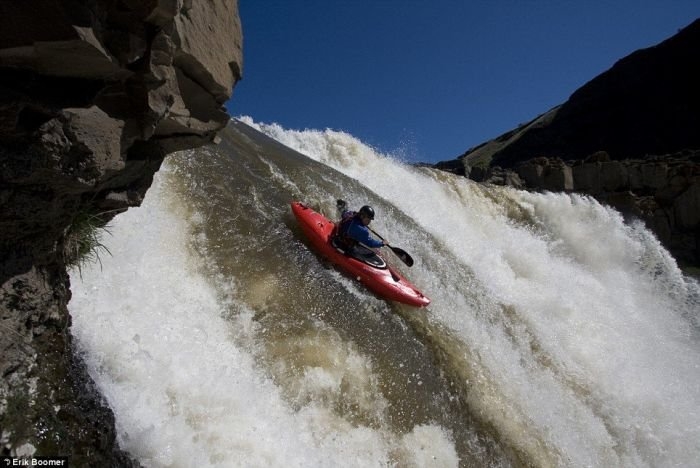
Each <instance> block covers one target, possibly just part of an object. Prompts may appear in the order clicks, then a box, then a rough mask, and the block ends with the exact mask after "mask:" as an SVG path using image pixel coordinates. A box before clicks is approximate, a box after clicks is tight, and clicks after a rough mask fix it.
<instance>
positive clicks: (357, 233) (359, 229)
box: [348, 223, 387, 249]
mask: <svg viewBox="0 0 700 468" xmlns="http://www.w3.org/2000/svg"><path fill="white" fill-rule="evenodd" d="M348 235H349V236H350V237H352V238H353V239H355V240H356V241H358V242H360V243H362V244H365V245H366V246H367V247H371V248H373V249H376V248H379V247H384V246H385V245H387V244H386V243H385V242H382V241H380V240H377V239H375V238H373V237H372V236H371V235H370V233H369V230H368V229H367V228H366V227H364V226H360V225H358V224H355V223H353V224H352V225H350V228H349V229H348Z"/></svg>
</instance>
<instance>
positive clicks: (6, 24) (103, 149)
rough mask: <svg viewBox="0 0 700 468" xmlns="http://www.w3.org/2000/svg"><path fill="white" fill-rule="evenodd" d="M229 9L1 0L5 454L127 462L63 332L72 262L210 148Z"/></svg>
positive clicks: (222, 86) (229, 1)
mask: <svg viewBox="0 0 700 468" xmlns="http://www.w3.org/2000/svg"><path fill="white" fill-rule="evenodd" d="M241 41H242V34H241V27H240V20H239V16H238V4H237V1H236V0H209V1H207V2H192V1H190V0H143V1H142V0H139V1H136V0H122V1H118V2H115V1H109V0H90V1H86V2H75V1H72V0H64V1H62V2H61V1H58V2H57V1H53V0H52V1H49V0H37V1H32V2H24V1H21V2H2V3H0V327H1V328H2V333H0V348H1V349H2V359H0V372H2V381H1V383H0V434H1V440H0V448H1V449H2V453H3V455H22V454H24V455H32V454H34V455H44V456H57V455H61V456H68V457H70V459H71V460H72V462H73V464H74V465H75V466H125V465H128V464H129V463H131V462H130V461H129V460H128V459H127V458H126V457H125V456H124V454H122V453H121V452H120V451H119V449H118V448H117V447H116V445H115V441H114V440H115V438H114V425H113V421H112V416H111V412H110V410H109V409H107V408H106V407H105V405H104V402H103V401H101V398H100V396H99V394H98V393H97V392H96V391H95V390H94V389H93V388H92V383H91V380H90V378H89V377H88V375H87V374H86V371H85V368H84V366H83V364H82V362H81V360H80V358H79V356H78V355H77V354H76V352H75V349H74V345H73V343H72V341H71V339H70V333H69V327H70V317H69V315H68V312H67V308H66V305H67V303H68V301H69V299H70V288H69V278H68V275H67V273H66V266H67V265H71V264H75V263H76V262H79V261H80V258H81V257H82V256H85V255H90V249H91V248H94V245H91V240H92V239H93V235H94V231H95V229H99V227H100V226H102V225H104V224H105V223H106V222H107V221H108V220H109V219H111V218H112V217H113V216H114V215H115V214H117V213H119V212H121V211H124V210H126V209H127V208H128V207H130V206H136V205H138V204H140V202H141V200H142V199H143V196H144V194H145V192H146V190H147V189H148V187H149V186H150V183H151V180H152V177H153V174H154V173H155V171H157V170H158V168H159V167H160V164H161V162H162V160H163V158H164V157H165V155H166V154H167V153H169V152H172V151H175V150H179V149H185V148H191V147H195V146H200V145H202V144H205V143H208V142H211V141H212V140H213V139H214V138H215V136H216V133H217V131H218V130H220V129H221V128H223V127H224V126H225V125H226V123H227V121H228V118H229V117H228V115H227V114H226V112H225V110H224V108H223V104H224V102H225V101H226V100H227V99H228V98H229V97H230V96H231V92H232V88H233V86H234V85H235V83H236V82H237V81H238V80H239V79H240V77H241V69H242V56H241V49H242V46H241Z"/></svg>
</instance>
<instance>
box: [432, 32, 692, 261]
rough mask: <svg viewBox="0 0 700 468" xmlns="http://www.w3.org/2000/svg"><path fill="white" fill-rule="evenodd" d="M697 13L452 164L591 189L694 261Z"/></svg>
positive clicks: (551, 187) (549, 186)
mask: <svg viewBox="0 0 700 468" xmlns="http://www.w3.org/2000/svg"><path fill="white" fill-rule="evenodd" d="M699 50H700V19H698V20H696V21H694V22H693V23H691V24H690V25H689V26H687V27H686V28H684V29H682V30H681V31H679V32H678V33H677V34H676V35H675V36H673V37H671V38H669V39H667V40H666V41H664V42H662V43H660V44H658V45H656V46H654V47H650V48H648V49H643V50H639V51H636V52H634V53H632V54H631V55H629V56H627V57H625V58H623V59H622V60H620V61H618V62H617V63H616V64H615V65H614V66H613V67H612V68H610V69H609V70H607V71H606V72H604V73H602V74H601V75H599V76H597V77H596V78H594V79H593V80H591V81H590V82H588V83H587V84H585V85H584V86H583V87H581V88H580V89H578V90H577V91H576V92H574V93H573V94H572V95H571V97H570V98H569V99H568V100H567V101H566V102H565V103H564V104H562V105H560V106H557V107H555V108H554V109H551V110H550V111H548V112H546V113H544V114H542V115H540V116H538V117H537V118H535V119H534V120H533V121H531V122H529V123H527V124H525V125H522V126H520V127H518V128H517V129H514V130H512V131H509V132H507V133H505V134H503V135H501V136H500V137H498V138H496V139H494V140H491V141H488V142H486V143H484V144H482V145H479V146H478V147H475V148H472V149H470V150H469V151H467V152H466V153H465V154H463V155H462V156H460V157H459V158H458V159H456V160H451V161H443V162H440V163H438V164H437V165H436V167H438V168H440V169H444V170H447V171H450V172H454V173H457V174H462V175H465V176H467V177H470V178H472V179H474V180H477V181H486V182H491V183H495V184H504V185H512V186H515V187H518V188H525V189H531V190H548V191H566V192H580V193H586V194H590V195H592V196H594V197H596V198H597V199H598V200H600V201H602V202H604V203H608V204H610V205H612V206H614V207H616V208H618V209H619V210H620V211H622V212H623V213H625V214H629V215H633V216H637V217H639V218H641V219H643V220H644V221H645V222H646V223H647V225H648V226H649V227H650V228H651V229H652V230H653V231H654V232H655V233H656V235H657V237H658V238H659V239H660V240H661V242H662V243H664V245H665V246H666V247H667V248H668V249H669V251H671V253H672V254H674V256H675V257H676V258H677V259H678V260H679V262H680V263H681V264H685V265H688V266H696V267H697V266H700V218H699V216H698V213H700V131H698V130H699V129H700V66H698V65H699V64H700V63H699V62H700V56H699V55H698V51H699Z"/></svg>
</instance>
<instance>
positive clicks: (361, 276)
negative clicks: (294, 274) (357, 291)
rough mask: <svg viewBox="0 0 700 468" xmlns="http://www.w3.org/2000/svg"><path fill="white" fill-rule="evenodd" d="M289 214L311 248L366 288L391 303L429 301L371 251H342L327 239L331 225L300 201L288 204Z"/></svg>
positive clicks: (358, 248) (331, 229) (409, 303)
mask: <svg viewBox="0 0 700 468" xmlns="http://www.w3.org/2000/svg"><path fill="white" fill-rule="evenodd" d="M292 212H293V213H294V216H296V218H297V221H298V222H299V225H300V226H301V229H302V231H304V234H305V235H306V237H308V239H309V241H310V242H311V243H312V244H313V246H314V248H316V249H317V250H319V251H320V253H321V255H323V256H324V257H326V258H327V259H329V260H330V261H331V262H333V263H334V264H335V265H337V266H338V267H340V268H341V269H342V270H343V271H345V272H346V273H348V274H349V275H350V276H352V277H353V278H355V279H357V280H359V281H360V282H361V283H362V284H364V285H365V286H366V287H367V288H368V289H370V290H371V291H373V292H374V293H376V294H377V295H379V296H380V297H383V298H385V299H389V300H392V301H397V302H401V303H403V304H408V305H411V306H415V307H425V306H427V305H428V304H430V299H428V298H427V297H425V296H424V295H423V293H421V292H420V291H418V289H416V287H415V286H413V285H412V284H411V283H409V282H408V281H407V280H406V278H404V277H403V276H401V275H400V274H399V273H398V272H397V271H396V270H394V269H393V268H392V267H390V266H389V265H387V263H386V262H385V261H384V259H383V258H382V257H381V256H380V255H379V254H378V253H377V252H375V251H374V250H372V249H369V248H367V247H364V246H358V247H357V248H355V249H354V250H353V251H352V252H350V253H347V252H344V251H343V250H342V249H340V248H339V247H336V246H335V245H334V243H333V241H332V240H331V233H332V232H333V228H334V227H335V223H333V221H331V220H329V219H328V218H326V217H325V216H323V215H322V214H320V213H317V212H316V211H314V210H313V209H311V208H310V207H308V206H306V205H305V204H303V203H301V202H296V201H295V202H292Z"/></svg>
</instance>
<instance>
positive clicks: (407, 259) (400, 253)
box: [367, 227, 413, 267]
mask: <svg viewBox="0 0 700 468" xmlns="http://www.w3.org/2000/svg"><path fill="white" fill-rule="evenodd" d="M367 229H369V230H370V231H372V232H373V233H374V235H375V236H377V237H379V238H380V239H381V240H382V241H383V240H384V238H383V237H382V236H380V235H379V234H377V233H376V232H375V230H374V229H372V228H371V227H367ZM384 245H386V246H387V247H389V248H390V249H391V251H392V252H394V253H395V254H396V256H397V257H399V259H400V260H401V261H402V262H404V263H405V264H406V265H408V266H410V267H411V266H413V257H411V256H410V255H409V254H408V252H406V251H405V250H404V249H400V248H398V247H393V246H391V245H389V244H387V243H386V242H384Z"/></svg>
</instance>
